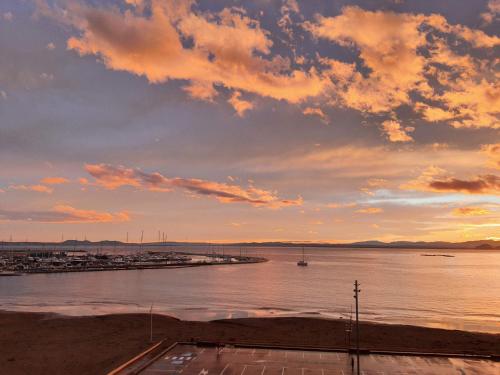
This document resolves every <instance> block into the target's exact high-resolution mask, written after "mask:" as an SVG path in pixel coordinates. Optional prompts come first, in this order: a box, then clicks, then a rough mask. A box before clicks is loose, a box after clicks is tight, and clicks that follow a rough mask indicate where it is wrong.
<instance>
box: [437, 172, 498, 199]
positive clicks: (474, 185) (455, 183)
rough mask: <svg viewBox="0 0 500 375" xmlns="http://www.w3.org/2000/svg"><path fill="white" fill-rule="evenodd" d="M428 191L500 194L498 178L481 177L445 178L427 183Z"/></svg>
mask: <svg viewBox="0 0 500 375" xmlns="http://www.w3.org/2000/svg"><path fill="white" fill-rule="evenodd" d="M428 187H429V189H431V190H434V191H440V192H441V191H442V192H462V193H469V194H500V177H498V176H495V175H481V176H477V177H475V178H473V179H470V180H461V179H457V178H447V179H444V180H434V181H431V182H429V185H428Z"/></svg>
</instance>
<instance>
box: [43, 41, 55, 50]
mask: <svg viewBox="0 0 500 375" xmlns="http://www.w3.org/2000/svg"><path fill="white" fill-rule="evenodd" d="M45 48H47V49H48V50H49V51H53V50H55V49H56V45H55V44H54V43H52V42H50V43H47V46H46V47H45Z"/></svg>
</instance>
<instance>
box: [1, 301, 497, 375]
mask: <svg viewBox="0 0 500 375" xmlns="http://www.w3.org/2000/svg"><path fill="white" fill-rule="evenodd" d="M149 319H150V316H149V314H113V315H95V316H77V317H75V316H67V315H59V314H56V313H33V312H12V311H0V332H2V334H1V335H0V346H1V347H2V348H3V350H2V351H0V367H1V368H2V369H3V370H5V371H6V373H9V374H23V373H38V374H63V373H64V374H76V373H78V374H100V373H106V371H109V370H111V369H113V368H115V367H117V366H118V365H120V364H121V363H124V362H126V361H127V360H128V359H130V358H132V357H134V356H135V355H137V354H138V353H140V352H142V351H143V350H145V349H147V348H148V347H150V346H151V345H152V344H151V343H150V342H149ZM345 324H346V322H345V321H343V320H340V319H339V320H336V319H325V318H305V317H304V318H302V317H275V318H240V319H223V320H213V321H208V322H200V321H183V320H179V319H177V318H172V317H169V316H166V315H153V336H154V337H153V341H154V342H158V341H160V340H166V342H171V343H174V342H181V341H184V342H190V341H191V342H193V341H194V342H196V341H200V342H221V343H226V344H258V345H276V346H280V345H281V346H295V347H311V348H330V349H346V341H345ZM360 332H361V333H360V346H361V348H362V349H366V350H377V351H398V352H426V353H434V354H438V353H449V354H456V355H493V356H498V355H500V334H489V333H479V332H468V331H458V330H446V329H438V328H424V327H417V326H410V325H392V324H380V323H369V322H361V323H360Z"/></svg>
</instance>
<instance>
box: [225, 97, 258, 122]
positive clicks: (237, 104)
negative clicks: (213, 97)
mask: <svg viewBox="0 0 500 375" xmlns="http://www.w3.org/2000/svg"><path fill="white" fill-rule="evenodd" d="M240 97H241V92H239V91H235V92H233V95H231V98H229V100H228V103H229V104H231V105H232V106H233V108H234V110H235V111H236V113H237V114H238V116H240V117H243V116H244V115H245V112H246V111H248V110H250V109H252V108H253V103H252V102H249V101H246V100H243V99H240Z"/></svg>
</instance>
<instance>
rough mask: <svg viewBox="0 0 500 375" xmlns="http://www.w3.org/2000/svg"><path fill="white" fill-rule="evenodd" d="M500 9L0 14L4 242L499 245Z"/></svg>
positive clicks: (90, 2)
mask: <svg viewBox="0 0 500 375" xmlns="http://www.w3.org/2000/svg"><path fill="white" fill-rule="evenodd" d="M499 30H500V0H490V1H483V0H474V1H471V0H434V1H426V0H378V1H377V0H359V1H341V0H328V1H326V0H317V1H295V0H252V1H238V0H231V1H230V0H221V1H194V0H192V1H189V0H2V1H1V2H0V240H9V238H10V236H11V235H12V238H13V240H14V241H24V240H26V239H28V240H46V241H60V240H61V238H62V236H63V235H64V239H75V238H77V239H80V240H81V239H83V238H84V237H85V236H86V237H87V238H88V239H89V240H101V239H117V240H122V241H125V238H126V233H127V232H129V238H130V241H139V239H140V233H141V230H144V240H145V241H154V240H157V239H158V231H161V232H166V233H167V234H168V239H169V240H173V241H186V240H188V241H213V242H215V241H221V242H223V241H225V242H228V241H267V240H289V241H318V242H320V241H331V242H348V241H358V240H374V239H377V240H382V241H395V240H425V241H432V240H445V241H465V240H475V239H487V238H489V239H499V240H500V86H499V76H500V69H499V68H500V53H499V52H500V35H499Z"/></svg>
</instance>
